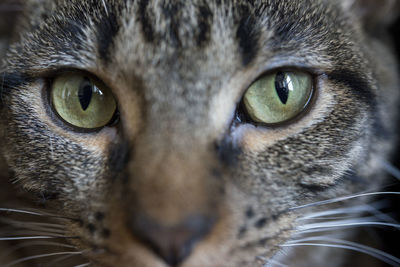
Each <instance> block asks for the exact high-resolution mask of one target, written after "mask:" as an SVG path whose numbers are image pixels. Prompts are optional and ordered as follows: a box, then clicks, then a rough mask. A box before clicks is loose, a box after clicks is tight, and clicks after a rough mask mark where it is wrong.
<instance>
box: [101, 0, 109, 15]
mask: <svg viewBox="0 0 400 267" xmlns="http://www.w3.org/2000/svg"><path fill="white" fill-rule="evenodd" d="M102 2H103V6H104V10H105V11H106V14H107V16H108V9H107V5H106V2H104V0H102Z"/></svg>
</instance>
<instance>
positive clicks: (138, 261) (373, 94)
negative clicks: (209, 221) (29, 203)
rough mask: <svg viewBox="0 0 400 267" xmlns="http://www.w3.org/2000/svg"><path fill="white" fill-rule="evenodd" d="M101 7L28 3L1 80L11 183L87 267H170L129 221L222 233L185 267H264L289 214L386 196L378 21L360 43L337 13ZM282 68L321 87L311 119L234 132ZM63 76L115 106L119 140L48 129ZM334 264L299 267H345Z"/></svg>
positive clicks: (389, 74) (386, 76)
mask: <svg viewBox="0 0 400 267" xmlns="http://www.w3.org/2000/svg"><path fill="white" fill-rule="evenodd" d="M38 3H39V4H38ZM105 3H106V5H103V2H102V1H89V0H84V1H82V0H69V1H61V0H59V1H53V0H48V1H46V0H42V1H39V0H31V1H29V3H28V9H27V11H26V14H27V15H28V16H27V20H26V21H23V22H21V23H20V28H19V29H21V35H20V37H19V38H18V39H17V40H16V42H15V43H14V44H13V45H12V46H11V47H10V49H9V50H8V53H7V56H6V58H5V60H4V62H5V66H4V68H3V70H2V76H3V77H4V81H5V83H4V84H3V87H2V92H1V93H2V101H3V102H2V105H1V109H0V112H1V125H2V127H4V129H5V139H4V140H5V145H4V149H3V155H4V156H5V158H6V161H7V164H8V166H9V167H10V169H11V170H13V172H14V176H13V177H12V178H13V180H14V181H15V182H16V185H17V187H18V188H19V190H22V191H23V192H25V193H26V192H29V193H28V194H30V195H39V196H52V197H54V198H55V199H53V200H48V203H49V205H50V206H51V207H52V209H51V210H52V211H53V212H55V213H57V214H59V215H62V216H68V217H71V218H75V219H76V220H73V221H71V222H68V223H66V229H67V235H68V236H79V239H77V240H73V243H74V244H75V245H77V246H78V247H79V249H88V251H87V252H85V255H84V256H85V257H87V258H88V259H89V260H93V261H94V262H95V263H97V264H98V265H100V266H157V267H158V266H165V264H164V263H163V261H162V260H161V259H160V258H158V257H157V256H156V254H154V253H153V252H152V250H151V249H149V248H148V247H147V246H146V245H145V244H144V243H143V242H141V241H139V239H138V236H137V235H135V234H132V233H131V231H130V230H129V227H128V224H129V222H130V220H131V218H132V216H133V217H135V216H136V217H142V216H143V217H146V218H147V217H150V218H152V220H153V221H156V222H157V223H158V224H161V225H168V226H171V225H172V226H175V225H178V224H179V223H180V222H181V221H183V220H185V218H188V217H190V216H192V215H193V214H202V215H204V216H207V217H210V218H213V219H215V224H214V225H213V228H212V229H211V230H210V232H209V233H208V234H207V235H206V237H204V239H202V240H201V241H200V242H199V243H198V244H197V245H196V247H195V248H194V250H193V252H192V253H191V255H190V256H189V257H188V258H187V259H186V261H185V262H184V264H183V265H181V266H186V267H191V266H255V265H262V263H263V260H260V259H261V258H267V259H268V258H271V257H273V256H274V255H275V254H276V253H277V252H278V251H279V250H280V247H279V246H280V245H282V244H284V243H285V242H286V241H288V240H289V239H290V237H291V235H292V234H293V233H294V231H295V229H296V227H298V226H299V223H301V222H299V221H297V220H296V219H297V218H299V217H300V216H301V215H303V214H302V212H297V211H292V210H291V208H293V207H295V206H298V205H303V204H306V203H310V202H314V201H318V200H322V199H327V198H333V197H337V196H342V195H348V194H353V193H357V192H362V191H364V190H368V189H371V188H373V187H374V186H377V185H379V184H380V183H382V181H383V179H384V177H383V175H382V174H381V168H380V167H379V165H377V164H376V163H377V162H379V161H380V160H382V159H386V158H387V157H388V156H389V154H390V152H391V147H392V146H393V143H394V142H395V140H394V137H393V133H394V129H393V128H394V121H395V120H396V117H395V114H394V113H393V112H390V111H392V110H393V109H394V107H395V105H396V104H397V100H398V79H397V69H396V67H395V66H396V64H395V62H394V60H393V59H392V58H391V55H392V52H391V50H390V48H388V47H387V44H386V43H384V42H382V41H381V40H383V39H384V38H381V37H379V38H378V37H376V36H378V35H377V32H379V33H380V34H381V32H382V31H384V30H385V27H386V24H387V21H386V20H385V21H381V20H380V19H379V18H376V20H375V21H374V26H373V27H371V25H368V27H367V26H365V27H364V24H363V21H364V18H365V17H364V16H366V15H365V13H360V14H359V13H357V10H355V9H352V8H355V7H354V5H350V6H352V8H350V7H348V6H349V5H348V4H347V1H345V0H342V1H328V0H316V1H311V0H307V1H300V0H293V1H278V0H276V1H275V0H265V1H258V0H257V1H205V0H204V1H201V0H195V1H183V0H182V1H167V0H165V1H162V0H154V1H148V2H147V1H129V0H128V1H122V0H108V1H105ZM31 5H33V7H35V8H33V7H32V6H31ZM345 7H347V8H345ZM33 10H34V12H33ZM354 14H359V16H354ZM283 67H284V68H287V67H291V68H296V69H304V70H307V71H310V72H311V73H312V74H313V75H314V77H315V80H316V84H315V87H316V91H317V93H316V96H315V97H314V101H313V103H312V107H311V108H310V109H309V110H307V112H305V113H304V114H303V115H302V116H301V117H299V118H298V119H297V120H295V121H293V122H292V123H290V124H285V125H282V126H278V127H264V126H261V127H255V126H253V125H250V124H240V123H237V122H236V121H235V111H236V108H237V105H238V103H239V102H240V100H241V98H242V95H243V93H244V92H245V90H246V89H247V86H248V85H249V84H250V83H251V82H252V81H253V80H255V79H256V78H257V77H258V76H260V75H261V74H263V73H265V72H268V71H271V70H274V69H277V68H283ZM63 69H77V70H83V71H87V72H90V73H92V74H93V75H95V76H97V77H98V78H99V79H101V80H103V81H104V82H105V84H107V85H108V86H109V87H110V88H111V89H112V90H113V93H114V95H115V96H116V98H117V101H118V102H119V109H120V112H121V121H120V122H119V124H118V125H117V126H113V127H106V128H104V129H102V130H101V131H98V132H90V133H83V132H79V131H75V130H74V129H71V128H70V127H68V126H65V125H64V124H63V123H62V122H61V121H60V120H59V119H58V118H57V117H56V116H55V115H54V113H53V111H52V110H51V107H50V105H49V102H48V96H47V92H48V88H47V87H48V86H49V85H48V84H49V83H48V81H49V79H51V78H52V77H53V76H54V75H56V73H57V71H59V70H63ZM99 214H101V216H99ZM103 214H104V218H103ZM99 217H102V218H101V219H99ZM99 249H100V250H102V249H103V250H104V252H103V253H102V254H100V255H99V254H97V252H98V251H99ZM315 251H317V250H314V253H316V252H315ZM331 253H332V254H331ZM333 253H336V252H331V251H325V250H324V252H323V253H322V252H321V256H320V257H312V255H313V252H312V251H311V252H310V251H308V252H307V253H304V254H302V256H301V259H302V260H303V261H304V262H306V263H305V265H306V266H307V264H309V266H318V264H321V262H320V261H322V262H324V266H339V264H341V262H342V261H343V262H345V261H346V258H345V257H344V255H341V254H340V256H339V257H337V256H335V257H333V256H332V255H333ZM308 254H309V255H308ZM293 255H294V256H293V258H292V259H291V260H292V262H296V261H298V260H299V259H296V254H293ZM329 255H331V257H332V258H331V260H330V261H329V262H328V263H326V262H325V261H326V257H329ZM329 264H330V265H329Z"/></svg>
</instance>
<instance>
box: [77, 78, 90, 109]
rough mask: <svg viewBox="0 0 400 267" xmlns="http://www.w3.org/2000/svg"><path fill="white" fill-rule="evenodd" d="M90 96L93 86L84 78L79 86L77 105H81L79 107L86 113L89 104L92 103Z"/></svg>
mask: <svg viewBox="0 0 400 267" xmlns="http://www.w3.org/2000/svg"><path fill="white" fill-rule="evenodd" d="M92 96H93V84H92V82H91V81H90V80H89V79H88V78H86V77H85V78H84V80H83V81H82V83H81V85H80V86H79V91H78V98H79V103H80V104H81V107H82V109H83V110H84V111H86V110H87V108H88V107H89V105H90V102H91V101H92Z"/></svg>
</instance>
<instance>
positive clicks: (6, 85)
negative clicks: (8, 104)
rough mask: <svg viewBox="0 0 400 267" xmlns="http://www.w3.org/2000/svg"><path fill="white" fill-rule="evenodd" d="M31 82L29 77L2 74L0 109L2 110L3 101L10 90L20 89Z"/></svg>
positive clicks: (17, 74)
mask: <svg viewBox="0 0 400 267" xmlns="http://www.w3.org/2000/svg"><path fill="white" fill-rule="evenodd" d="M31 81H32V78H31V77H30V76H28V75H23V74H21V73H17V72H15V73H2V74H1V76H0V109H2V108H4V99H5V97H7V96H8V94H9V93H10V92H11V90H13V89H15V88H20V87H22V86H24V85H26V84H28V83H30V82H31Z"/></svg>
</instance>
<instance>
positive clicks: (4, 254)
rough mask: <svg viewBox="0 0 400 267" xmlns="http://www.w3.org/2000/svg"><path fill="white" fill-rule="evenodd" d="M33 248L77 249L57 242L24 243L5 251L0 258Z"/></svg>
mask: <svg viewBox="0 0 400 267" xmlns="http://www.w3.org/2000/svg"><path fill="white" fill-rule="evenodd" d="M31 246H53V247H64V248H71V249H76V247H75V246H72V245H67V244H63V243H57V242H48V241H31V242H24V243H22V244H19V245H16V246H14V247H12V248H11V249H9V250H7V251H5V252H4V253H2V254H0V258H5V257H6V256H8V255H10V254H12V253H13V252H15V251H17V250H18V249H21V248H26V247H31Z"/></svg>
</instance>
